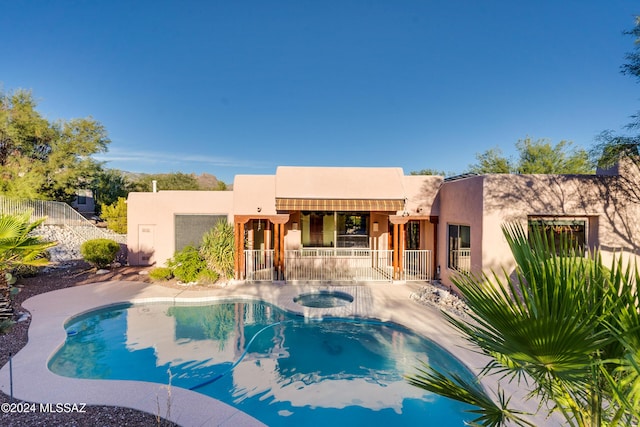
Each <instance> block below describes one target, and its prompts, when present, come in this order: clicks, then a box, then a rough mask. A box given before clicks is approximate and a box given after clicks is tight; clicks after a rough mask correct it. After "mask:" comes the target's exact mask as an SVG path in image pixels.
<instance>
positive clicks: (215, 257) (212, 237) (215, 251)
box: [200, 221, 235, 278]
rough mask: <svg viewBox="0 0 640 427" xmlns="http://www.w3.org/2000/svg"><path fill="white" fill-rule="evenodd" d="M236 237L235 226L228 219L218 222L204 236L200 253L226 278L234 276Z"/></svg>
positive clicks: (210, 266) (208, 263) (213, 268)
mask: <svg viewBox="0 0 640 427" xmlns="http://www.w3.org/2000/svg"><path fill="white" fill-rule="evenodd" d="M234 250H235V238H234V232H233V226H232V225H231V224H229V223H228V222H226V221H220V222H218V223H217V224H216V225H215V226H214V227H213V228H212V229H211V230H209V232H207V234H205V235H204V237H203V238H202V246H201V247H200V254H201V255H202V257H203V258H204V259H205V260H206V261H207V265H208V266H209V268H211V269H212V270H214V271H217V272H218V274H220V275H221V276H223V277H225V278H230V277H233V267H234V265H233V256H234Z"/></svg>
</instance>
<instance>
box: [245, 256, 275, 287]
mask: <svg viewBox="0 0 640 427" xmlns="http://www.w3.org/2000/svg"><path fill="white" fill-rule="evenodd" d="M273 256H274V254H273V249H270V250H260V249H258V250H251V249H245V251H244V265H245V269H244V271H245V274H246V280H247V281H249V282H257V281H263V280H266V281H270V282H271V281H274V280H275V279H276V272H275V268H274V266H273Z"/></svg>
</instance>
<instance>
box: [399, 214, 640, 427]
mask: <svg viewBox="0 0 640 427" xmlns="http://www.w3.org/2000/svg"><path fill="white" fill-rule="evenodd" d="M503 232H504V235H505V237H506V239H507V241H508V243H509V245H510V247H511V251H512V253H513V256H514V258H515V260H516V264H517V267H516V274H515V279H512V280H509V279H506V278H505V277H507V274H506V272H504V271H503V273H504V274H502V275H499V274H492V275H485V274H483V275H480V276H474V275H465V276H462V275H460V276H458V277H456V278H455V280H453V282H454V283H455V284H456V286H457V287H458V289H459V290H460V292H461V293H462V295H463V296H464V298H465V300H466V302H467V304H468V305H469V307H470V308H471V314H470V320H464V319H459V318H456V317H453V316H451V315H449V314H447V313H443V314H444V315H445V316H446V317H447V320H448V321H449V322H450V323H451V324H452V325H453V326H454V327H455V328H456V329H458V330H459V331H460V332H461V333H462V335H463V336H464V338H465V339H466V340H467V341H468V342H470V343H471V344H472V346H473V347H475V348H476V349H477V351H478V352H479V353H481V354H483V355H485V356H488V358H489V360H490V361H489V362H488V363H487V364H486V366H484V368H483V370H482V371H481V374H480V379H481V378H482V377H484V376H490V375H494V376H495V378H496V384H498V389H497V390H493V391H492V392H490V391H487V390H486V388H484V387H482V386H481V385H480V384H479V382H468V381H464V380H463V379H461V378H458V377H456V376H453V375H450V374H448V373H446V372H438V371H436V370H434V369H433V368H431V367H430V366H428V365H427V364H423V365H422V366H420V367H419V368H418V370H417V374H415V375H412V376H409V377H408V378H407V379H408V381H409V382H410V383H411V384H413V385H415V386H417V387H420V388H423V389H425V390H429V391H431V392H434V393H437V394H440V395H442V396H446V397H449V398H452V399H456V400H459V401H462V402H465V403H469V404H471V405H474V407H475V409H473V410H472V411H471V412H473V413H475V414H476V415H477V418H476V419H474V420H473V422H472V423H473V424H475V425H488V426H503V425H510V424H514V425H521V426H524V425H526V426H533V425H536V424H535V423H534V418H533V416H534V415H538V416H539V415H540V414H532V413H525V412H523V411H519V410H516V409H514V407H513V405H512V404H511V401H510V397H509V396H506V395H505V392H504V388H501V387H500V384H503V383H502V382H503V381H515V382H516V383H518V382H522V381H526V385H527V389H528V390H531V391H530V393H529V394H528V395H527V398H528V399H534V400H535V402H537V408H538V409H537V411H538V412H541V411H542V412H546V413H545V414H543V415H545V416H551V415H552V414H553V413H558V414H560V416H561V417H563V418H564V420H565V422H566V423H567V425H570V426H580V427H582V426H585V427H586V426H627V425H639V423H640V315H639V311H640V306H639V302H638V293H637V288H636V287H635V283H640V274H639V273H638V269H637V267H636V266H633V267H632V266H630V265H629V264H627V265H626V266H625V263H624V262H623V260H622V257H619V256H618V257H614V260H613V262H612V265H611V268H610V269H607V268H605V267H603V265H602V262H601V258H600V256H599V253H598V252H597V251H595V252H593V253H589V254H587V255H586V256H585V254H584V253H581V252H580V251H578V250H576V248H572V247H571V246H570V245H569V244H568V243H567V242H566V241H563V242H561V244H560V245H559V247H560V248H561V250H560V251H556V250H554V249H553V248H555V242H553V241H550V238H548V237H547V235H545V234H544V233H542V232H540V231H537V230H535V229H534V230H531V233H530V235H529V236H527V233H526V232H525V230H524V229H523V228H522V227H521V226H519V225H506V226H504V227H503ZM551 240H552V239H551ZM534 406H536V405H534Z"/></svg>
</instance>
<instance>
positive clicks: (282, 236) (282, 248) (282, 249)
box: [278, 224, 284, 280]
mask: <svg viewBox="0 0 640 427" xmlns="http://www.w3.org/2000/svg"><path fill="white" fill-rule="evenodd" d="M279 235H280V255H279V256H278V265H279V267H280V277H278V279H279V280H282V279H283V278H284V224H280V233H279Z"/></svg>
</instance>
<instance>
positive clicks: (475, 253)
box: [435, 176, 484, 284]
mask: <svg viewBox="0 0 640 427" xmlns="http://www.w3.org/2000/svg"><path fill="white" fill-rule="evenodd" d="M483 191H484V189H483V177H482V176H475V177H469V178H464V179H459V180H455V181H449V182H445V183H444V184H443V185H442V187H441V188H440V192H439V194H438V199H439V200H438V206H439V211H438V212H439V215H440V217H439V223H438V260H437V262H436V266H435V268H437V267H438V265H439V266H440V278H441V280H442V281H443V282H444V283H446V284H451V280H450V277H451V275H453V274H455V271H454V270H450V269H449V268H448V267H447V257H448V249H449V245H448V225H449V224H458V225H468V226H470V227H471V271H472V272H473V273H479V272H480V271H482V239H483V236H484V232H483V224H482V212H483V204H484V203H483Z"/></svg>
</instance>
